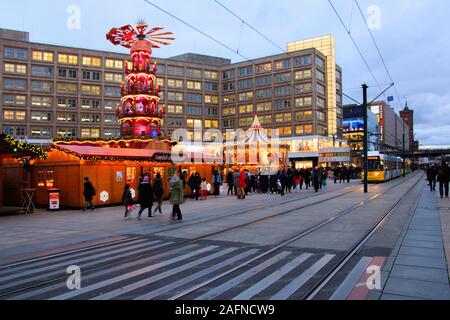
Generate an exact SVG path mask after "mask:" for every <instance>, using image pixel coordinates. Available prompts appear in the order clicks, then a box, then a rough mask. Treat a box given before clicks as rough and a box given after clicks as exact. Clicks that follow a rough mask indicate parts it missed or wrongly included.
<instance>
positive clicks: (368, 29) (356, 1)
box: [354, 0, 402, 108]
mask: <svg viewBox="0 0 450 320" xmlns="http://www.w3.org/2000/svg"><path fill="white" fill-rule="evenodd" d="M354 3H356V5H357V6H358V10H359V13H360V14H361V17H362V19H363V20H364V23H365V25H366V28H367V31H369V34H370V37H371V38H372V41H373V43H374V45H375V48H376V49H377V51H378V54H379V56H380V58H381V62H382V63H383V65H384V68H385V69H386V73H387V75H388V77H389V80H390V81H391V82H392V83H394V90H395V94H396V95H397V100H398V102H399V104H400V108H401V107H402V103H401V101H400V95H399V94H398V90H397V87H396V86H395V81H394V80H393V79H392V76H391V73H390V72H389V68H388V67H387V64H386V61H385V60H384V57H383V55H382V54H381V50H380V47H379V46H378V43H377V41H376V40H375V37H374V35H373V32H372V30H370V28H369V25H368V24H367V20H366V17H365V16H364V13H363V12H362V9H361V6H360V5H359V2H358V0H355V2H354Z"/></svg>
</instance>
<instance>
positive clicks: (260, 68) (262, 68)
mask: <svg viewBox="0 0 450 320" xmlns="http://www.w3.org/2000/svg"><path fill="white" fill-rule="evenodd" d="M270 71H272V63H270V62H268V63H263V64H259V65H257V66H256V72H257V73H264V72H270Z"/></svg>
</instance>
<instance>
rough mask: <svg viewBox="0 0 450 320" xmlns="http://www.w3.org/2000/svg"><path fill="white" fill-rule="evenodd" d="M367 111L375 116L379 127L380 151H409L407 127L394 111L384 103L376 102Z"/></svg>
mask: <svg viewBox="0 0 450 320" xmlns="http://www.w3.org/2000/svg"><path fill="white" fill-rule="evenodd" d="M369 109H370V110H371V111H372V112H373V113H374V114H375V115H376V116H377V118H378V124H379V127H380V129H379V130H380V137H381V139H380V140H381V141H380V142H381V143H380V151H382V152H396V153H399V152H402V151H403V147H404V149H405V151H409V150H410V143H409V127H408V125H407V124H406V123H405V122H404V121H403V120H402V118H400V116H399V115H398V114H396V112H395V111H394V109H393V108H392V107H391V106H390V105H388V104H387V103H386V102H385V101H377V102H374V103H372V104H370V105H369Z"/></svg>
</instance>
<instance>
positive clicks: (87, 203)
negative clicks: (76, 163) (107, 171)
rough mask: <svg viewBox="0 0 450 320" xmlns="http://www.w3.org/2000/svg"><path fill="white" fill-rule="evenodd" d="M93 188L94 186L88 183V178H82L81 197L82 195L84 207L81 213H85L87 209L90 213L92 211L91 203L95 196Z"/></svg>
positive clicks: (92, 205)
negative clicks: (82, 188)
mask: <svg viewBox="0 0 450 320" xmlns="http://www.w3.org/2000/svg"><path fill="white" fill-rule="evenodd" d="M95 193H96V192H95V188H94V185H93V184H92V183H91V182H90V181H89V178H88V177H86V178H84V190H83V195H84V207H83V212H85V211H86V210H87V209H88V208H90V209H91V211H94V210H95V208H94V204H93V203H92V200H93V199H94V196H95Z"/></svg>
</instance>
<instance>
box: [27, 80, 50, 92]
mask: <svg viewBox="0 0 450 320" xmlns="http://www.w3.org/2000/svg"><path fill="white" fill-rule="evenodd" d="M31 90H33V91H43V92H51V91H52V83H50V82H42V81H32V82H31Z"/></svg>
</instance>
